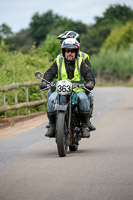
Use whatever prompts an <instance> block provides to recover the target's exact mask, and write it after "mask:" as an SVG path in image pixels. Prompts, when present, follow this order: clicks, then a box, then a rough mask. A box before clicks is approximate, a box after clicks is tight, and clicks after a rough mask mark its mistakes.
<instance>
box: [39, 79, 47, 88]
mask: <svg viewBox="0 0 133 200" xmlns="http://www.w3.org/2000/svg"><path fill="white" fill-rule="evenodd" d="M46 87H47V83H46V82H45V81H42V82H41V84H40V89H41V90H42V89H44V88H46Z"/></svg>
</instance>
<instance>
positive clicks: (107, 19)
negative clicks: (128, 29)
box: [95, 4, 133, 30]
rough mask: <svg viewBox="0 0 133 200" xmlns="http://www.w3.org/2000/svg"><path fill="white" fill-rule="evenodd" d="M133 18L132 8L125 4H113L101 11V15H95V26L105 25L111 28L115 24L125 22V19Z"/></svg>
mask: <svg viewBox="0 0 133 200" xmlns="http://www.w3.org/2000/svg"><path fill="white" fill-rule="evenodd" d="M132 19H133V10H132V9H131V8H130V7H128V6H126V5H119V4H114V5H110V6H109V8H107V9H106V11H105V12H104V13H103V17H95V20H96V23H95V26H96V27H99V26H106V27H107V28H108V29H110V30H111V29H112V28H113V27H115V26H117V25H120V24H121V25H122V24H125V23H126V22H127V21H129V20H132Z"/></svg>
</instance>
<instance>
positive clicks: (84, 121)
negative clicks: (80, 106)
mask: <svg viewBox="0 0 133 200" xmlns="http://www.w3.org/2000/svg"><path fill="white" fill-rule="evenodd" d="M88 117H89V112H83V111H82V112H81V111H80V121H81V130H82V135H83V137H84V138H89V137H90V131H89V128H88Z"/></svg>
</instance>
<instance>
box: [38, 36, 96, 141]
mask: <svg viewBox="0 0 133 200" xmlns="http://www.w3.org/2000/svg"><path fill="white" fill-rule="evenodd" d="M61 50H62V55H63V56H61V57H57V58H56V60H55V62H54V63H53V64H52V65H51V67H50V68H49V69H48V70H47V71H46V72H45V73H44V79H45V80H47V81H49V82H51V81H53V80H54V79H56V80H62V79H64V80H66V79H67V80H69V81H70V80H76V81H79V80H81V79H82V77H83V79H84V80H85V82H86V84H85V86H86V87H87V88H88V89H89V90H92V89H93V88H94V86H95V79H94V75H93V72H92V69H91V66H90V65H87V64H86V63H85V62H84V61H83V59H82V58H81V57H79V56H78V54H79V50H80V44H79V42H78V41H77V40H75V39H74V38H68V39H66V40H64V41H63V43H62V45H61ZM46 87H47V83H46V82H45V81H44V80H43V81H42V82H41V84H40V89H44V88H46ZM80 90H82V89H80ZM77 95H78V99H79V109H80V118H81V129H82V134H83V137H87V138H88V137H90V132H89V129H88V117H89V111H90V101H89V98H88V97H87V95H86V93H85V92H84V91H79V92H78V93H77ZM56 96H57V92H52V93H51V94H50V96H49V98H48V102H47V116H48V119H49V124H50V128H49V129H48V131H47V133H46V134H45V136H47V137H53V136H54V134H55V122H56V121H55V112H54V109H53V101H54V100H55V99H56Z"/></svg>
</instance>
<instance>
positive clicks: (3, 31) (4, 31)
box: [0, 24, 12, 38]
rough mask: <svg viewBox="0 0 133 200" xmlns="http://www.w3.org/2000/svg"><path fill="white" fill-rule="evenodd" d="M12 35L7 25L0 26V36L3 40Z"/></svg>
mask: <svg viewBox="0 0 133 200" xmlns="http://www.w3.org/2000/svg"><path fill="white" fill-rule="evenodd" d="M11 35H12V31H11V28H10V27H9V26H8V25H7V24H2V25H1V26H0V36H2V37H3V38H6V37H9V36H11Z"/></svg>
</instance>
